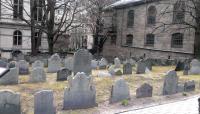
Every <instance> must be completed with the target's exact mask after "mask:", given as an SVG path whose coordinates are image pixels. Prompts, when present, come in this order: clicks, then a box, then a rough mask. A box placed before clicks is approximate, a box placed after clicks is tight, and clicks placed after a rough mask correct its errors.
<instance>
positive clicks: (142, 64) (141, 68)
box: [136, 60, 146, 74]
mask: <svg viewBox="0 0 200 114" xmlns="http://www.w3.org/2000/svg"><path fill="white" fill-rule="evenodd" d="M145 71H146V64H145V62H144V61H142V60H140V61H138V63H137V70H136V73H137V74H144V73H145Z"/></svg>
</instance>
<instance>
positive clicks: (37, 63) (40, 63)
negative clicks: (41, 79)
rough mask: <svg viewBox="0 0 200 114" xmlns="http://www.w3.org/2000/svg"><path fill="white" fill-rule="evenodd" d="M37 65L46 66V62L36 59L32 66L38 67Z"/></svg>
mask: <svg viewBox="0 0 200 114" xmlns="http://www.w3.org/2000/svg"><path fill="white" fill-rule="evenodd" d="M37 67H40V68H44V63H43V62H41V61H40V60H37V61H35V62H34V63H33V64H32V68H33V69H34V68H37Z"/></svg>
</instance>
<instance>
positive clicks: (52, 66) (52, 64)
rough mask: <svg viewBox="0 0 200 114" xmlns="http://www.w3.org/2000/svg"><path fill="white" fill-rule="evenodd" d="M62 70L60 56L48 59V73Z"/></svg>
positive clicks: (56, 55) (55, 55)
mask: <svg viewBox="0 0 200 114" xmlns="http://www.w3.org/2000/svg"><path fill="white" fill-rule="evenodd" d="M60 68H61V59H60V56H59V55H58V54H57V53H56V54H54V55H52V56H51V57H50V58H49V59H48V72H49V73H56V72H57V71H58V70H60Z"/></svg>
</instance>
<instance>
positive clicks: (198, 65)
mask: <svg viewBox="0 0 200 114" xmlns="http://www.w3.org/2000/svg"><path fill="white" fill-rule="evenodd" d="M190 66H191V68H190V71H189V74H191V75H198V74H200V62H199V60H197V59H193V60H192V62H191V63H190Z"/></svg>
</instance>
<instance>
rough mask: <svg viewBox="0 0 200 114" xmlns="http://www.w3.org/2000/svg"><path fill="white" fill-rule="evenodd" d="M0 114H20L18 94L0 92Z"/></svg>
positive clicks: (8, 91) (5, 91)
mask: <svg viewBox="0 0 200 114" xmlns="http://www.w3.org/2000/svg"><path fill="white" fill-rule="evenodd" d="M0 114H21V103H20V94H19V93H14V92H13V91H10V90H1V91H0Z"/></svg>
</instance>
